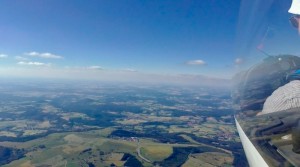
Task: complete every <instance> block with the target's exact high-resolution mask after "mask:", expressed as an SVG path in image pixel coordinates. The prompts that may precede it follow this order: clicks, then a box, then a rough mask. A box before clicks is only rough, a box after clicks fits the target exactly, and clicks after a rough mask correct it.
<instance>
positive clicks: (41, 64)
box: [17, 61, 50, 66]
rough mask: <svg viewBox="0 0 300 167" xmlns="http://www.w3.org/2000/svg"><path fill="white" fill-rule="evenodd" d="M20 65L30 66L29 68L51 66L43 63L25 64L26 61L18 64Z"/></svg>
mask: <svg viewBox="0 0 300 167" xmlns="http://www.w3.org/2000/svg"><path fill="white" fill-rule="evenodd" d="M17 64H18V65H28V66H50V64H46V63H41V62H31V61H30V62H25V61H20V62H18V63H17Z"/></svg>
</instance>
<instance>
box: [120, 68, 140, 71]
mask: <svg viewBox="0 0 300 167" xmlns="http://www.w3.org/2000/svg"><path fill="white" fill-rule="evenodd" d="M122 71H126V72H137V70H135V69H132V68H126V69H123V70H122Z"/></svg>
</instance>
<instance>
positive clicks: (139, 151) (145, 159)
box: [136, 141, 151, 163]
mask: <svg viewBox="0 0 300 167" xmlns="http://www.w3.org/2000/svg"><path fill="white" fill-rule="evenodd" d="M136 152H137V154H138V156H139V157H140V158H141V159H143V160H144V161H146V162H149V163H151V161H150V160H149V159H147V158H145V157H143V156H142V154H141V146H140V141H138V148H137V149H136Z"/></svg>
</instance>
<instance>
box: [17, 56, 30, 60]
mask: <svg viewBox="0 0 300 167" xmlns="http://www.w3.org/2000/svg"><path fill="white" fill-rule="evenodd" d="M15 59H16V60H18V61H27V60H28V58H26V57H22V56H16V57H15Z"/></svg>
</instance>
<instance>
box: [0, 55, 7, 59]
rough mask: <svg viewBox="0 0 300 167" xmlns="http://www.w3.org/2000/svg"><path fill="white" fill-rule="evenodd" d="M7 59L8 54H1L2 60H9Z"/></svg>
mask: <svg viewBox="0 0 300 167" xmlns="http://www.w3.org/2000/svg"><path fill="white" fill-rule="evenodd" d="M7 57H8V55H6V54H0V59H3V58H7Z"/></svg>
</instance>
